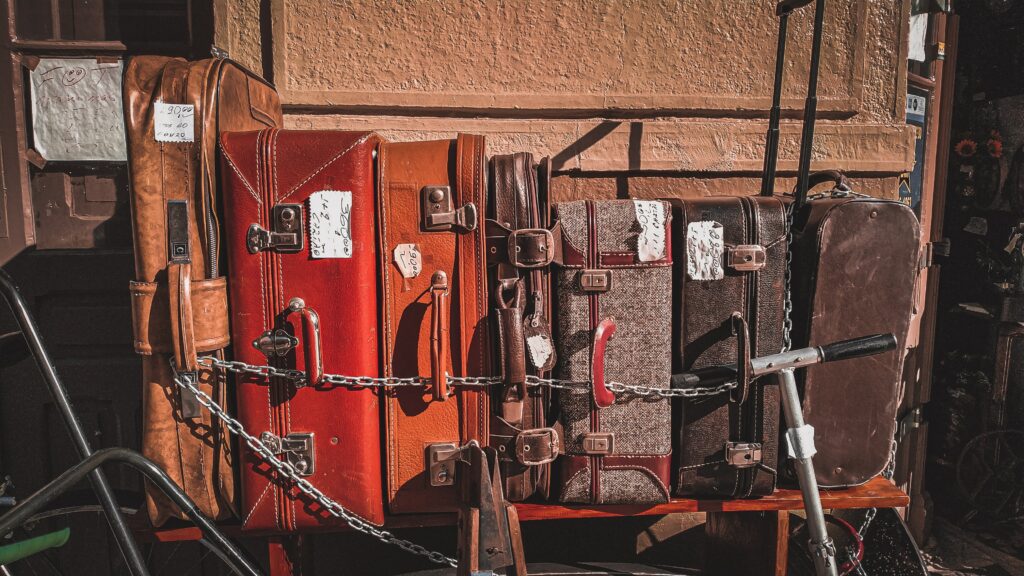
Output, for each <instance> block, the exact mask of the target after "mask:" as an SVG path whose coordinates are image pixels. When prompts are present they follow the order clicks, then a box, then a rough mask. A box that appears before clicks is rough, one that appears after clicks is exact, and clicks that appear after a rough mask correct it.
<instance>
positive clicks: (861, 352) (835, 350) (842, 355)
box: [820, 333, 897, 362]
mask: <svg viewBox="0 0 1024 576" xmlns="http://www.w3.org/2000/svg"><path fill="white" fill-rule="evenodd" d="M896 344H897V343H896V336H894V335H893V334H891V333H890V334H875V335H874V336H862V337H860V338H854V339H852V340H843V341H841V342H833V343H832V344H825V345H824V346H822V347H821V348H820V350H821V361H822V362H834V361H836V360H849V359H850V358H860V357H862V356H873V355H875V354H881V353H882V352H888V351H889V350H895V349H896Z"/></svg>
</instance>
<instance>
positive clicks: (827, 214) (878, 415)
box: [792, 172, 921, 488]
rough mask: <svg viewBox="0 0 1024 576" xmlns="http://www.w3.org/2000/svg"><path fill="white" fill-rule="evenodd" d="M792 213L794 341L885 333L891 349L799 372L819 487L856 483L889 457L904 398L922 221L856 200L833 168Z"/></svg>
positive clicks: (891, 205)
mask: <svg viewBox="0 0 1024 576" xmlns="http://www.w3.org/2000/svg"><path fill="white" fill-rule="evenodd" d="M825 181H833V182H834V188H833V190H832V191H831V192H829V193H826V194H825V195H824V196H821V197H812V198H811V199H809V200H808V202H807V203H806V204H805V205H804V206H803V208H802V209H801V210H799V211H798V212H797V213H796V214H795V216H794V224H793V248H792V250H793V282H792V284H793V287H792V289H793V346H794V347H802V346H813V345H818V344H823V343H827V342H835V341H839V340H845V339H848V338H854V337H856V336H859V335H863V334H877V333H885V332H892V333H893V334H894V335H895V336H896V339H897V341H898V343H899V345H898V346H897V348H896V350H893V351H891V352H886V353H884V354H881V355H879V356H871V357H866V358H857V359H855V360H849V361H846V362H841V363H835V364H820V365H815V366H810V367H808V368H807V369H806V370H803V371H802V374H801V378H800V379H799V380H798V383H799V384H800V387H801V394H802V400H803V412H804V419H805V420H806V421H807V423H808V424H810V425H811V426H814V430H815V445H816V447H817V449H818V452H817V454H816V455H815V457H814V464H815V466H814V467H815V472H816V476H817V478H818V484H819V485H820V486H822V487H823V488H840V487H847V486H856V485H859V484H863V483H864V482H867V481H868V480H870V479H871V478H873V477H875V476H877V475H878V474H880V473H881V472H882V470H884V469H885V467H886V464H887V463H888V462H889V458H890V452H891V447H892V442H893V433H894V432H895V430H896V417H897V411H898V409H899V404H900V397H901V395H902V373H903V360H904V357H905V353H906V341H907V332H908V330H909V329H910V319H911V316H912V315H913V311H914V293H915V283H916V281H917V277H918V272H919V266H920V233H921V232H920V224H919V223H918V220H917V217H916V216H915V215H914V212H913V210H911V209H910V207H908V206H906V205H904V204H902V203H899V202H894V201H888V200H877V199H874V198H868V197H863V196H857V195H855V194H853V193H851V192H850V190H849V186H848V184H847V183H846V181H845V179H844V178H843V177H842V175H841V174H838V173H836V172H822V173H817V174H814V175H812V176H811V178H810V183H811V186H813V185H815V184H818V183H821V182H825Z"/></svg>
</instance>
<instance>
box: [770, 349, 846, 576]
mask: <svg viewBox="0 0 1024 576" xmlns="http://www.w3.org/2000/svg"><path fill="white" fill-rule="evenodd" d="M779 385H780V392H781V395H782V411H783V413H784V414H785V416H786V426H787V427H788V428H789V430H787V431H786V437H787V440H788V441H789V446H790V448H789V449H790V458H792V459H793V463H794V464H795V465H796V474H797V479H798V481H799V482H800V492H801V493H802V494H803V498H804V511H805V512H806V513H807V528H808V530H809V532H810V535H811V539H810V541H809V542H808V547H809V548H810V549H811V557H812V558H814V571H815V573H817V574H818V576H837V570H836V547H835V544H834V543H833V542H832V539H831V538H829V536H828V532H827V531H826V529H825V512H824V511H823V510H822V509H821V497H820V495H819V494H818V480H817V479H816V478H815V476H814V464H813V463H812V461H811V459H812V457H813V456H814V436H813V429H811V428H810V427H809V426H807V427H805V425H804V414H803V409H802V407H801V405H800V396H799V393H798V392H797V389H796V377H795V376H794V375H793V369H792V368H786V369H784V370H781V371H779ZM803 434H807V436H809V438H807V437H804V436H803Z"/></svg>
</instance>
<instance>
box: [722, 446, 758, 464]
mask: <svg viewBox="0 0 1024 576" xmlns="http://www.w3.org/2000/svg"><path fill="white" fill-rule="evenodd" d="M725 461H726V462H728V463H729V465H730V466H732V467H733V468H752V467H754V466H757V465H758V464H760V463H761V443H760V442H726V443H725Z"/></svg>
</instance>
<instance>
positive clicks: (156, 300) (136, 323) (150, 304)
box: [130, 276, 231, 354]
mask: <svg viewBox="0 0 1024 576" xmlns="http://www.w3.org/2000/svg"><path fill="white" fill-rule="evenodd" d="M130 290H131V295H132V329H133V330H134V339H135V351H136V352H138V353H139V354H167V353H169V352H172V351H173V350H172V346H171V342H170V339H171V337H170V330H171V328H170V325H169V324H170V310H169V308H168V297H167V294H166V292H167V285H166V284H160V283H157V282H132V283H131V284H130ZM191 292H192V319H193V320H192V324H193V330H194V340H195V345H196V350H197V351H198V352H210V351H213V350H220V349H221V348H224V347H225V346H227V345H228V344H230V343H231V338H230V336H229V331H228V284H227V277H225V276H221V277H220V278H213V279H211V280H199V281H198V282H196V281H193V282H192V290H191Z"/></svg>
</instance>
